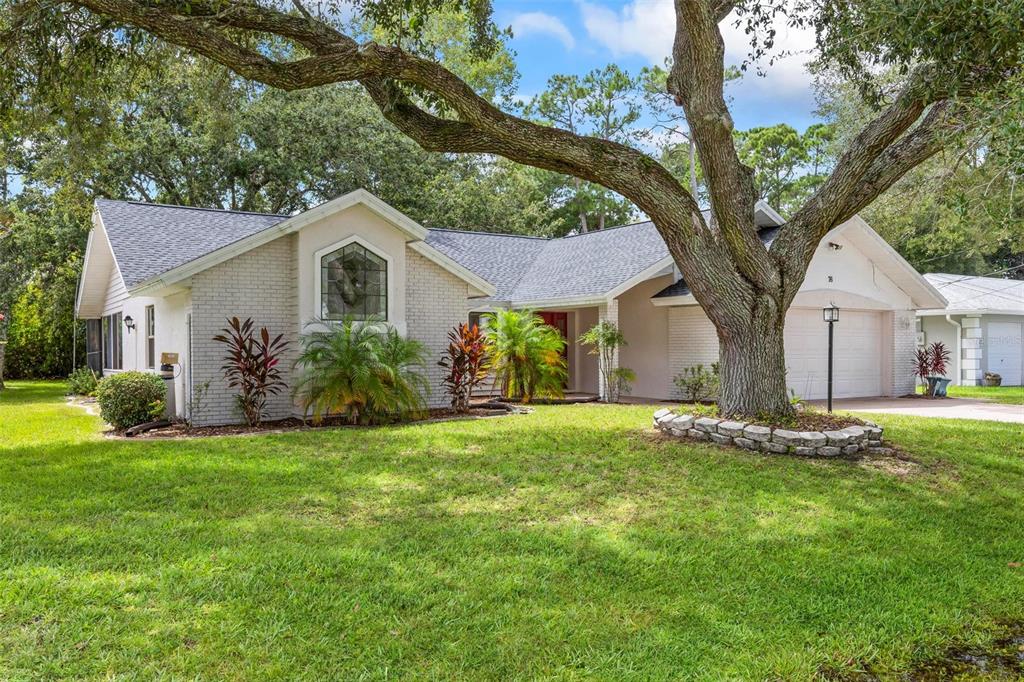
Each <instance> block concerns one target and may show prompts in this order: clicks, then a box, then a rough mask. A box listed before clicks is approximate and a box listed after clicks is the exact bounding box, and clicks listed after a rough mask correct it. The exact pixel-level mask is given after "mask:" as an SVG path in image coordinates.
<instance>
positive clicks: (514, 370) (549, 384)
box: [484, 310, 567, 403]
mask: <svg viewBox="0 0 1024 682" xmlns="http://www.w3.org/2000/svg"><path fill="white" fill-rule="evenodd" d="M484 319H486V320H487V328H486V331H485V334H486V337H487V345H488V353H489V354H490V357H491V370H492V371H493V372H494V377H495V379H496V381H497V383H498V385H499V386H501V395H502V396H504V397H505V398H507V399H510V400H521V401H522V402H524V403H528V402H530V400H531V399H533V398H534V397H537V398H561V397H562V395H563V392H564V389H563V386H564V384H565V380H566V376H567V369H566V363H565V357H564V356H563V355H562V351H563V350H565V339H564V338H562V335H561V334H560V333H559V332H558V330H557V329H555V328H554V327H550V326H548V325H546V324H544V320H542V319H541V318H540V316H538V315H537V314H536V313H534V312H533V311H532V310H498V311H496V312H493V313H487V314H486V315H485V316H484Z"/></svg>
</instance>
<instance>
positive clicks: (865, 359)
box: [786, 308, 883, 399]
mask: <svg viewBox="0 0 1024 682" xmlns="http://www.w3.org/2000/svg"><path fill="white" fill-rule="evenodd" d="M882 315H883V314H882V313H876V312H860V311H852V310H843V311H841V312H840V316H839V322H837V323H836V326H835V351H834V355H833V358H834V365H833V379H832V382H833V383H832V395H833V396H835V397H837V398H863V397H867V396H876V395H881V394H882V356H883V352H882ZM786 383H787V385H788V386H789V388H791V389H792V390H793V391H794V392H796V394H797V395H798V396H799V397H801V398H809V399H817V398H824V397H826V396H827V392H828V325H827V324H826V323H825V322H824V321H823V320H822V314H821V309H820V308H793V309H791V310H790V311H789V314H788V315H787V316H786Z"/></svg>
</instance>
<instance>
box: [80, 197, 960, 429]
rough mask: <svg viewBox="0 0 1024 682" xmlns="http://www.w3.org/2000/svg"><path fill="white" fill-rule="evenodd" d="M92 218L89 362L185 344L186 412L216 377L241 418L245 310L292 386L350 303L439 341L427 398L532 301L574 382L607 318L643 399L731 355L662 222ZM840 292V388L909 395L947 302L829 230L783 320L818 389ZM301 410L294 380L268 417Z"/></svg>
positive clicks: (349, 206) (142, 210) (136, 213)
mask: <svg viewBox="0 0 1024 682" xmlns="http://www.w3.org/2000/svg"><path fill="white" fill-rule="evenodd" d="M757 220H758V225H759V227H760V229H761V237H762V239H763V240H764V241H765V243H766V244H768V245H769V247H770V244H771V241H772V239H773V238H774V236H775V234H776V233H777V232H778V230H777V227H778V226H779V225H780V224H781V223H782V219H781V217H779V216H778V214H777V213H775V212H774V211H772V210H771V209H770V208H769V207H768V206H766V205H764V204H759V206H758V209H757ZM93 223H94V228H93V230H92V232H91V233H90V236H89V245H88V248H87V251H86V257H85V263H84V266H83V272H82V277H81V281H80V284H79V291H78V299H77V302H76V313H77V315H78V317H79V318H80V319H85V320H87V321H89V334H88V337H89V338H88V344H87V345H88V350H89V359H90V364H91V366H93V367H94V368H96V369H100V370H102V371H103V372H108V373H109V372H117V371H122V370H127V369H142V370H151V371H157V370H158V369H159V367H160V358H161V354H163V353H174V354H176V355H177V363H176V364H175V365H174V367H173V370H174V375H175V376H174V403H175V412H176V413H177V414H178V415H182V416H183V415H184V410H185V404H186V402H187V399H188V397H189V396H191V394H192V390H193V388H194V387H196V386H199V385H202V384H206V383H207V382H209V387H210V388H209V394H208V397H207V401H206V405H207V409H206V410H204V412H203V414H202V421H203V422H204V423H209V424H220V423H228V422H232V421H237V420H239V419H240V416H239V415H238V414H237V413H236V411H235V407H234V406H235V401H234V394H233V392H232V391H231V390H229V389H228V387H227V386H226V385H225V383H224V381H223V378H222V376H221V372H220V366H221V358H222V356H223V354H224V349H223V347H221V346H220V344H217V343H215V342H213V341H212V337H213V336H214V335H215V334H217V333H218V332H219V331H220V330H221V329H222V328H223V327H224V325H225V322H226V319H227V318H229V317H232V316H236V317H239V318H242V319H244V318H246V317H252V318H253V319H254V320H255V322H256V324H257V325H258V326H265V327H267V328H268V329H269V330H270V331H271V333H273V334H277V333H283V334H285V336H286V337H287V338H288V340H289V341H290V342H291V347H290V351H289V353H288V357H286V358H285V361H284V363H283V365H284V366H285V368H286V378H287V379H288V381H289V383H290V384H291V383H293V381H294V379H295V377H294V376H293V372H292V363H293V360H294V357H295V355H296V353H297V351H298V348H299V339H300V335H301V334H302V331H303V329H304V328H305V327H306V326H307V325H308V324H310V323H311V322H314V321H316V320H318V319H324V318H331V317H332V316H334V315H335V314H340V312H341V311H352V310H353V309H352V306H357V309H354V311H355V312H357V313H363V314H365V313H379V314H380V315H382V316H384V317H385V318H386V319H387V321H388V323H389V324H391V325H393V326H394V327H395V328H396V329H397V330H398V331H399V332H400V333H402V334H404V335H408V336H411V337H413V338H416V339H418V340H420V341H421V342H422V343H423V344H424V345H425V346H426V348H427V350H428V360H429V361H428V363H427V372H428V375H429V378H430V383H431V386H432V387H433V389H432V391H431V394H430V396H429V399H428V402H429V404H430V405H431V406H441V405H444V404H445V403H446V398H445V396H444V394H443V391H442V389H441V379H442V371H443V370H442V369H441V368H440V367H437V366H436V365H435V364H434V361H435V360H436V359H437V358H438V357H440V355H441V353H442V352H443V350H444V348H445V347H446V345H447V340H446V335H447V332H448V331H449V330H450V329H451V328H452V327H453V326H454V325H456V324H457V323H459V322H463V321H465V320H467V319H468V318H470V317H472V316H474V315H476V314H479V313H481V312H485V311H489V310H494V309H496V308H503V307H515V308H531V309H534V310H536V311H538V312H539V313H541V314H542V315H544V316H545V319H547V321H548V322H549V323H551V324H553V325H555V326H557V327H558V328H560V329H561V330H562V331H563V333H564V334H565V336H566V337H567V340H568V341H569V343H568V347H567V361H568V365H569V383H568V387H567V388H568V389H569V390H571V391H578V392H587V393H597V392H599V390H600V388H599V383H600V382H599V381H598V369H599V368H598V366H597V363H598V360H597V358H596V356H593V355H589V354H587V353H586V351H585V350H584V349H582V348H580V347H579V346H578V345H577V344H576V343H575V341H576V338H577V337H578V336H579V335H580V334H582V333H583V332H585V331H586V330H587V329H589V328H590V327H591V326H593V325H594V324H596V323H597V322H598V321H599V320H611V321H614V322H617V323H618V324H619V326H620V328H621V329H622V330H623V333H624V334H625V336H626V339H627V341H628V345H627V346H626V347H625V348H623V349H621V351H620V353H619V356H618V358H617V359H616V362H618V363H619V364H621V365H623V366H626V367H630V368H631V369H633V370H634V371H635V372H636V374H637V381H636V383H635V385H634V388H633V395H634V396H640V397H647V398H669V397H673V394H674V391H675V389H674V386H673V383H672V377H673V376H674V375H675V374H677V373H679V372H680V371H682V369H683V368H685V367H689V366H692V365H694V364H698V363H703V364H710V363H711V362H714V361H715V360H716V359H717V357H718V340H717V336H716V334H715V330H714V328H713V327H712V325H711V323H710V322H709V321H708V319H707V317H706V316H705V315H704V313H703V311H702V310H701V309H700V307H699V306H698V305H697V303H696V301H695V300H694V299H693V296H692V295H690V292H689V289H688V288H687V286H686V283H685V282H684V281H683V280H682V279H681V278H680V277H679V273H678V271H677V269H676V268H675V265H674V263H673V261H672V258H671V257H670V256H669V254H668V251H667V248H666V247H665V244H664V242H663V241H662V240H661V237H660V236H659V235H658V233H657V230H656V229H655V228H654V226H653V225H652V224H650V223H637V224H634V225H626V226H622V227H618V228H611V229H606V230H603V231H600V232H595V233H589V234H585V235H578V236H573V237H566V238H562V239H540V238H534V237H519V236H512V235H502V234H495V233H482V232H465V231H452V230H440V229H430V230H428V229H425V228H423V227H422V226H420V225H418V224H416V223H415V222H414V221H412V220H411V219H409V218H408V217H406V216H404V215H402V214H401V213H399V212H398V211H396V210H395V209H393V208H392V207H390V206H388V205H387V204H385V203H384V202H382V201H381V200H380V199H377V198H376V197H374V196H373V195H371V194H370V193H368V192H365V191H362V190H359V191H356V192H352V193H350V194H347V195H345V196H343V197H339V198H338V199H335V200H333V201H330V202H327V203H326V204H323V205H321V206H318V207H316V208H314V209H311V210H309V211H306V212H304V213H301V214H298V215H295V216H282V215H267V214H254V213H242V212H233V211H221V210H209V209H196V208H189V207H182V206H166V205H159V204H146V203H140V202H120V201H107V200H99V201H97V202H96V209H95V212H94V217H93ZM356 281H358V282H359V285H358V286H359V287H360V288H359V289H358V291H357V292H356V295H353V291H352V290H351V283H352V282H356ZM346 286H348V287H349V288H348V289H346ZM830 303H834V304H836V305H838V306H840V308H842V316H841V318H840V323H839V327H838V329H837V335H836V338H837V344H836V395H837V396H850V397H854V396H857V397H860V396H871V395H900V394H903V393H907V392H909V391H912V390H913V386H914V377H913V369H912V353H913V349H914V346H915V325H914V316H915V313H914V311H915V310H917V309H920V308H935V307H940V306H944V305H945V299H943V298H942V296H940V295H939V294H938V293H937V292H936V290H935V289H934V288H933V287H932V286H931V285H930V284H929V283H928V282H927V281H925V280H924V279H923V278H922V277H921V276H920V275H919V274H918V273H917V272H916V271H915V270H914V269H913V268H912V267H910V266H909V265H908V264H907V263H906V261H904V260H903V259H902V258H901V257H900V256H899V255H898V254H897V253H896V252H895V251H894V250H893V249H892V248H891V247H889V245H888V244H886V243H885V241H884V240H882V239H881V237H879V236H878V235H877V234H876V233H875V232H874V231H873V230H872V229H871V228H870V227H869V226H868V225H867V224H866V223H864V222H863V221H862V220H860V219H859V218H856V217H855V218H853V219H851V220H850V221H848V222H847V223H844V224H843V225H841V226H839V227H838V228H836V229H835V230H833V231H832V232H831V233H830V234H829V235H827V236H826V237H825V239H823V240H822V242H821V246H820V247H819V249H818V253H817V254H816V255H815V257H814V259H813V260H812V262H811V266H810V269H809V271H808V273H807V277H806V279H805V280H804V284H803V287H802V288H801V290H800V293H799V294H798V295H797V297H796V300H795V301H794V304H793V307H792V309H791V311H790V313H789V316H788V321H787V332H786V347H787V359H788V365H789V367H788V372H789V375H788V381H789V384H790V386H791V388H793V390H794V391H795V392H796V393H798V394H799V395H801V396H802V397H805V398H816V397H820V395H821V394H822V393H823V391H824V376H825V371H824V364H825V355H824V353H825V351H824V347H825V346H824V342H823V340H824V338H825V325H824V324H823V323H822V321H821V307H822V306H824V305H828V304H830ZM129 318H130V319H131V324H129V323H128V320H129ZM297 413H298V408H297V407H296V405H295V404H294V401H293V399H292V398H291V396H289V395H287V394H282V395H280V396H277V397H276V398H275V399H274V400H273V401H271V403H270V404H269V405H268V415H267V416H268V417H269V418H281V417H285V416H290V415H293V414H297Z"/></svg>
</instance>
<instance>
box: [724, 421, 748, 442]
mask: <svg viewBox="0 0 1024 682" xmlns="http://www.w3.org/2000/svg"><path fill="white" fill-rule="evenodd" d="M746 425H747V424H746V422H732V421H724V422H720V423H719V424H718V432H719V433H720V434H722V435H723V436H731V437H733V438H736V437H737V436H742V435H743V427H745V426H746Z"/></svg>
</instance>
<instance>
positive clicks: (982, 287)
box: [924, 273, 1024, 314]
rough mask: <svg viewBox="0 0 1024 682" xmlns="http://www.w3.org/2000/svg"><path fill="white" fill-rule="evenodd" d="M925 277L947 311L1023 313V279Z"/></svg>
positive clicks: (956, 276)
mask: <svg viewBox="0 0 1024 682" xmlns="http://www.w3.org/2000/svg"><path fill="white" fill-rule="evenodd" d="M924 278H925V279H926V280H928V282H929V283H930V284H931V285H932V286H933V287H935V288H936V289H938V290H939V293H940V294H942V295H943V296H944V297H945V298H946V300H947V301H949V304H948V305H947V306H946V310H1005V311H1007V312H1015V313H1018V314H1019V313H1021V312H1022V311H1024V280H1019V279H999V278H996V277H971V276H969V275H948V274H944V273H928V274H927V275H925V276H924Z"/></svg>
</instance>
